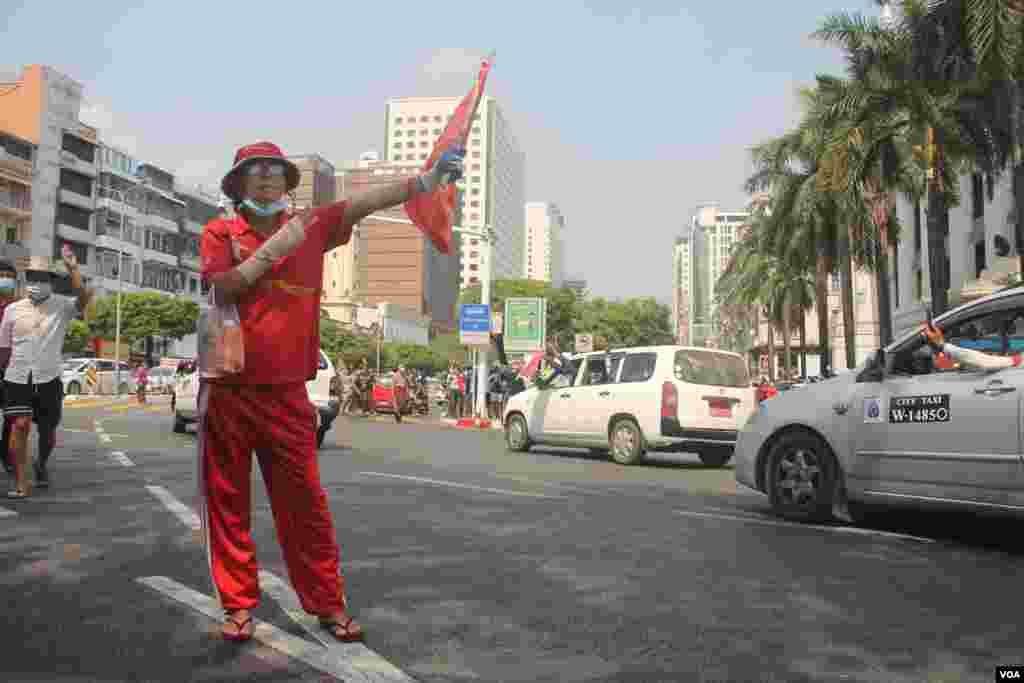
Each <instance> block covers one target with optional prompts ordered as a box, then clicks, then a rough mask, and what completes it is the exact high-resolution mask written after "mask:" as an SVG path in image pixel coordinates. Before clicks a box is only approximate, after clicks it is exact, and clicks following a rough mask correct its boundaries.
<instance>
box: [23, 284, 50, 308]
mask: <svg viewBox="0 0 1024 683" xmlns="http://www.w3.org/2000/svg"><path fill="white" fill-rule="evenodd" d="M25 291H26V292H27V293H28V298H29V299H30V300H31V301H32V303H34V304H40V303H42V302H44V301H46V300H47V299H49V298H50V294H52V293H53V285H51V284H50V283H49V282H33V283H31V284H30V285H29V286H28V287H26V288H25Z"/></svg>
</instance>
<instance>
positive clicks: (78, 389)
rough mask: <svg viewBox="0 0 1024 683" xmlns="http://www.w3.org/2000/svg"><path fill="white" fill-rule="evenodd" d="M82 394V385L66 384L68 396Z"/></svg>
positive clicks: (76, 383) (75, 383)
mask: <svg viewBox="0 0 1024 683" xmlns="http://www.w3.org/2000/svg"><path fill="white" fill-rule="evenodd" d="M81 393H82V385H81V384H79V383H78V382H71V383H70V384H68V396H78V395H79V394H81Z"/></svg>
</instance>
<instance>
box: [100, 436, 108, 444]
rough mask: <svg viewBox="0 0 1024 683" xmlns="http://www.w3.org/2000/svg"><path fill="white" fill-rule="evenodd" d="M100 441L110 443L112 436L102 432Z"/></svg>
mask: <svg viewBox="0 0 1024 683" xmlns="http://www.w3.org/2000/svg"><path fill="white" fill-rule="evenodd" d="M100 441H102V442H103V443H110V437H109V436H107V435H106V434H100Z"/></svg>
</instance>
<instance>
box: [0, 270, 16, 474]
mask: <svg viewBox="0 0 1024 683" xmlns="http://www.w3.org/2000/svg"><path fill="white" fill-rule="evenodd" d="M17 290H18V271H16V270H15V269H14V266H13V265H11V263H10V262H9V261H0V319H2V318H3V314H4V311H6V310H7V306H9V305H10V304H12V303H14V297H15V296H17ZM9 360H10V353H7V354H4V353H3V352H2V350H0V377H2V376H3V373H4V372H6V371H7V363H8V361H9ZM3 404H4V395H3V382H2V381H0V405H3ZM0 419H2V420H3V421H4V427H3V436H2V437H0V443H2V444H3V445H2V446H0V449H2V450H0V457H2V458H3V461H4V469H5V470H6V471H7V474H8V475H9V476H12V477H13V476H14V457H13V455H12V454H11V421H10V420H8V419H7V418H3V417H0Z"/></svg>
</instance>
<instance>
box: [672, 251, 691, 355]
mask: <svg viewBox="0 0 1024 683" xmlns="http://www.w3.org/2000/svg"><path fill="white" fill-rule="evenodd" d="M693 265H694V263H693V245H692V239H691V235H684V236H682V237H677V238H676V243H675V246H674V247H673V250H672V329H673V330H674V333H675V335H676V342H677V343H679V344H688V343H689V342H690V322H691V316H692V312H693V311H692V308H693V284H694V282H693V275H694V269H693Z"/></svg>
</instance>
